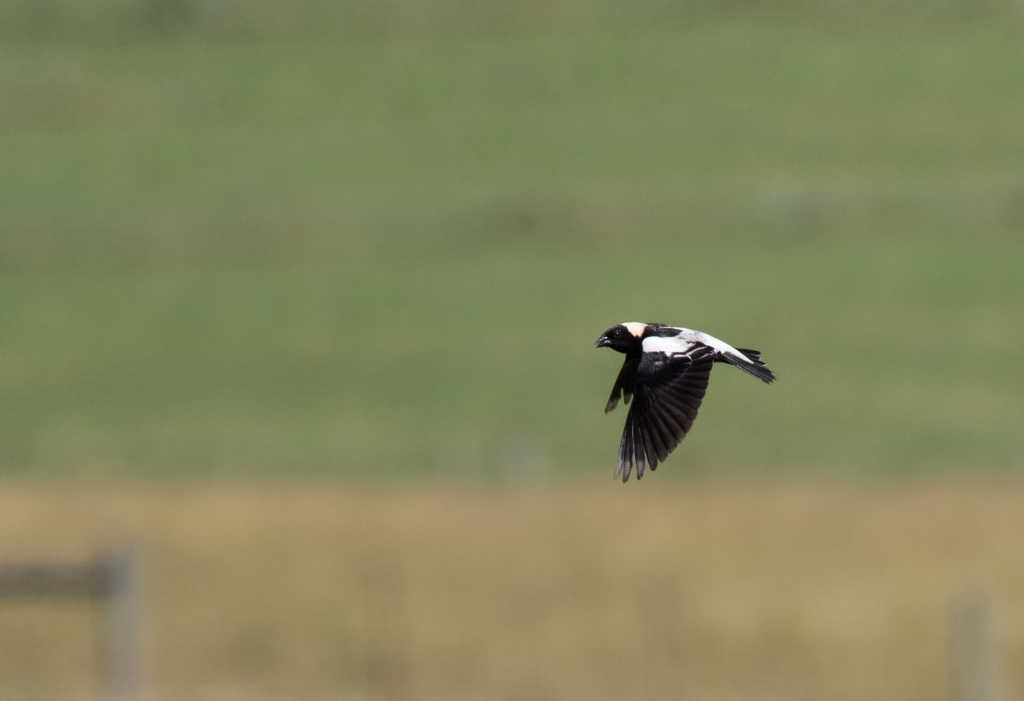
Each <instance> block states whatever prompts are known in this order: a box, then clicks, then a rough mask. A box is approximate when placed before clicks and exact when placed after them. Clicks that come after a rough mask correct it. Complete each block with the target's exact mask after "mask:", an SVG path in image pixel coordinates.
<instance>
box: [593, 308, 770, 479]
mask: <svg viewBox="0 0 1024 701" xmlns="http://www.w3.org/2000/svg"><path fill="white" fill-rule="evenodd" d="M597 347H598V348H605V347H607V348H612V349H614V350H617V351H618V352H619V353H623V354H625V356H626V361H625V362H624V363H623V364H622V370H620V371H619V377H618V379H616V380H615V386H614V387H612V396H611V397H610V398H609V399H608V404H606V405H605V407H604V411H605V413H606V414H607V413H608V412H609V411H611V410H612V409H614V408H615V407H616V405H617V404H618V403H619V398H620V397H622V399H623V401H624V402H625V403H626V404H629V401H630V399H632V400H633V406H631V407H630V408H629V413H628V414H627V415H626V426H625V428H624V429H623V431H622V441H621V442H620V443H619V462H618V467H616V469H615V476H616V477H619V476H620V475H621V476H622V481H623V482H626V481H627V480H628V479H629V474H630V472H632V470H633V466H634V465H635V466H636V478H637V479H640V478H641V477H643V476H644V465H645V463H646V464H647V465H650V466H651V470H655V469H657V467H658V463H659V462H665V459H666V458H667V457H668V454H669V453H671V452H672V451H673V450H675V448H676V446H677V445H679V443H680V442H681V441H682V440H683V438H685V437H686V434H687V432H688V431H689V430H690V427H691V426H693V420H694V419H696V418H697V410H698V409H699V408H700V403H701V401H702V400H703V399H704V393H705V392H706V391H707V389H708V378H709V376H710V375H711V366H712V364H714V363H728V364H729V365H735V366H736V367H738V368H739V369H740V370H743V371H744V372H747V373H749V374H751V375H753V376H754V377H756V378H757V379H759V380H761V381H762V382H765V383H769V382H771V381H772V380H774V379H775V375H774V374H773V373H772V371H771V370H769V369H768V366H767V365H765V364H764V363H763V362H761V353H760V352H758V351H756V350H750V349H747V348H733V347H732V346H730V345H729V344H728V343H724V342H723V341H719V340H718V339H717V338H714V337H712V336H708V335H707V334H706V333H702V332H700V331H693V330H691V329H684V328H680V327H678V326H666V325H665V324H642V323H640V322H638V321H632V322H629V323H627V324H619V325H618V326H613V327H611V328H610V329H608V330H607V331H605V332H604V333H603V334H602V335H601V338H599V339H597Z"/></svg>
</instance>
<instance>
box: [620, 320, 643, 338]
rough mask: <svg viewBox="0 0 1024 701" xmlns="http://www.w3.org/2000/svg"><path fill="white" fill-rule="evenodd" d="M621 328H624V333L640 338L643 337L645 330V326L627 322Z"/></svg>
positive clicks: (637, 322)
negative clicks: (627, 332)
mask: <svg viewBox="0 0 1024 701" xmlns="http://www.w3.org/2000/svg"><path fill="white" fill-rule="evenodd" d="M623 326H625V327H626V331H629V332H630V333H631V334H633V335H634V336H636V337H637V338H640V337H641V336H643V335H644V330H645V329H646V328H647V324H642V323H640V322H639V321H627V322H626V323H625V324H623Z"/></svg>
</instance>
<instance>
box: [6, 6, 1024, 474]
mask: <svg viewBox="0 0 1024 701" xmlns="http://www.w3.org/2000/svg"><path fill="white" fill-rule="evenodd" d="M165 4H166V5H167V6H170V3H165ZM180 4H181V7H184V8H186V9H187V8H189V7H191V8H193V10H196V8H200V9H201V8H207V10H209V8H211V7H215V6H214V5H213V4H204V3H180ZM51 5H52V7H54V8H57V9H56V10H53V11H52V12H50V14H49V15H46V17H49V19H46V17H44V18H43V19H42V20H38V21H36V24H33V25H31V27H30V26H29V24H23V25H18V26H21V27H22V29H21V30H19V32H18V33H17V34H12V35H11V36H9V37H8V41H7V42H6V43H5V44H3V45H2V46H0V266H2V270H0V395H2V396H3V397H4V398H5V401H4V402H2V403H0V471H2V472H4V473H7V474H18V475H29V474H32V475H48V476H68V475H72V476H86V477H88V476H97V475H99V476H108V475H120V476H125V475H133V476H134V475H142V476H156V475H161V476H170V475H186V476H198V475H207V474H231V475H254V474H255V475H263V476H269V475H292V474H304V475H310V474H336V475H341V476H344V477H346V478H351V479H362V478H370V477H378V476H385V477H401V476H410V475H418V476H430V475H435V474H442V475H445V476H446V478H448V477H450V478H452V479H464V478H475V476H479V475H484V474H504V475H506V476H507V477H508V478H510V479H518V477H517V475H520V474H521V473H526V474H527V477H529V475H530V474H533V473H537V472H546V470H547V468H546V467H545V466H550V469H552V470H554V472H555V473H556V474H560V473H561V472H572V471H584V470H586V471H587V472H588V473H589V474H596V475H599V476H601V477H603V476H604V475H605V474H606V473H607V474H610V472H611V469H612V462H613V459H614V455H615V450H616V446H617V442H618V432H619V430H620V428H621V421H622V414H621V413H619V414H618V415H613V416H612V417H605V416H603V415H602V414H601V408H602V406H603V403H604V400H605V399H606V395H607V393H608V391H609V390H610V387H611V383H612V381H613V379H614V375H615V372H616V371H617V369H618V368H617V365H618V358H617V357H613V356H612V354H611V353H610V352H608V351H604V352H598V351H595V350H594V349H593V348H592V344H593V341H594V339H595V338H596V337H597V335H598V334H599V333H600V332H601V331H602V330H603V329H604V328H606V327H607V326H609V325H611V324H613V323H617V322H619V321H625V320H633V319H638V320H658V321H664V322H668V323H676V324H682V325H687V326H692V327H697V328H701V329H704V330H706V331H708V332H711V333H713V334H715V335H719V336H721V337H723V338H725V339H726V340H728V341H730V342H733V343H736V344H739V345H746V346H753V347H757V348H760V349H761V350H762V351H763V352H764V355H765V358H766V359H767V360H768V362H769V363H770V364H771V365H772V367H773V368H774V369H775V370H776V371H777V373H778V374H779V376H780V378H781V380H780V382H779V383H778V384H777V385H774V386H772V387H770V388H766V387H763V386H760V385H758V384H756V383H754V381H752V380H750V379H749V378H747V377H744V376H741V375H740V374H739V373H737V372H735V371H732V370H731V369H729V368H722V369H719V370H716V372H715V374H714V377H713V379H712V392H711V393H710V394H709V397H708V400H707V401H706V403H705V408H704V410H703V411H702V416H701V418H700V419H699V421H698V423H697V426H696V428H695V430H694V432H693V433H692V435H691V436H690V437H689V438H688V439H687V441H686V443H685V444H684V445H683V446H682V448H681V449H680V451H679V452H678V453H677V454H676V455H675V456H674V457H673V458H672V459H671V460H670V462H669V464H668V465H666V466H665V469H664V472H659V475H658V478H659V479H665V478H667V476H668V475H673V474H674V475H676V476H679V475H684V474H690V475H693V474H697V475H703V474H718V473H721V472H743V473H755V474H762V473H775V472H778V471H780V470H782V471H794V470H795V471H816V470H827V471H833V472H847V473H848V472H854V473H872V474H880V473H890V472H898V473H904V472H913V473H918V474H925V473H931V472H933V471H936V470H943V471H946V470H960V469H964V470H986V471H991V470H1008V469H1019V468H1020V467H1021V465H1024V438H1022V436H1024V431H1022V428H1024V408H1022V407H1024V370H1022V368H1024V350H1022V348H1024V320H1022V319H1024V317H1022V315H1021V310H1022V309H1024V285H1022V284H1021V282H1020V280H1021V277H1022V272H1024V237H1022V236H1021V233H1022V231H1021V230H1022V228H1024V165H1022V164H1024V121H1022V120H1021V119H1020V115H1021V114H1024V93H1022V92H1021V91H1020V90H1019V82H1020V75H1021V72H1022V69H1024V46H1022V44H1021V42H1020V41H1019V33H1018V29H1017V28H1018V27H1019V23H1018V21H1017V15H1016V14H1015V13H1016V6H1015V5H1011V4H1007V5H998V4H994V5H991V6H985V7H980V6H978V7H975V6H968V5H964V6H963V7H960V6H957V7H953V6H952V5H951V6H949V7H946V6H943V8H941V9H936V8H930V7H927V6H923V5H919V4H907V5H897V6H894V8H895V9H893V8H890V9H888V10H886V11H885V12H884V13H882V12H879V13H877V14H875V13H874V12H873V11H869V10H863V11H855V10H854V9H852V7H847V6H845V5H843V4H841V3H839V4H836V5H835V6H830V8H831V9H829V8H825V7H823V6H822V7H819V6H814V7H811V6H809V5H808V6H804V5H800V4H789V5H752V6H749V7H739V6H737V7H731V8H728V9H727V10H721V11H710V10H707V8H705V9H704V10H702V11H700V12H694V13H689V14H688V13H687V12H681V13H679V14H675V15H673V14H669V15H666V14H664V7H663V6H661V5H657V6H656V5H655V4H651V5H649V6H645V7H648V10H649V12H648V14H644V13H640V14H639V15H638V16H636V17H633V18H631V20H630V21H629V22H625V21H623V22H622V23H621V24H619V25H617V24H616V20H615V16H614V13H612V14H608V12H610V10H607V8H605V9H604V10H601V11H598V10H597V9H594V8H596V7H597V5H593V6H592V5H589V4H586V3H583V4H581V5H580V7H581V8H584V9H585V8H591V10H592V12H591V14H589V15H588V14H586V13H584V14H582V15H579V16H578V17H577V16H576V15H571V14H570V15H566V16H571V17H577V18H586V17H589V18H590V20H588V21H582V20H581V21H579V22H574V21H563V20H560V19H558V17H557V16H556V15H551V16H548V15H546V14H543V13H541V15H537V17H540V19H536V17H535V19H536V21H530V22H522V23H521V22H518V21H508V22H498V23H497V24H494V23H491V24H489V23H488V22H486V21H478V20H477V19H473V18H472V17H469V19H467V15H465V14H464V13H463V10H464V9H465V8H462V6H461V5H445V4H444V3H439V4H438V6H437V8H436V11H434V12H431V13H427V14H425V15H423V16H424V17H427V18H428V19H429V22H427V25H428V29H429V31H428V30H427V29H424V30H422V31H407V29H408V26H413V27H415V26H417V25H408V26H407V24H408V23H406V24H403V22H406V20H404V19H402V20H401V21H399V20H395V22H398V24H395V25H394V26H392V25H386V27H390V28H389V29H387V31H375V30H373V29H372V27H373V26H374V25H372V22H369V20H366V22H367V23H364V24H356V25H352V24H346V23H345V22H344V21H341V20H337V21H335V20H331V21H330V22H328V21H327V20H323V23H322V25H319V30H320V31H313V30H312V29H310V28H309V27H306V29H302V27H303V26H305V25H302V24H301V22H300V23H298V24H294V23H293V24H294V26H293V28H292V29H290V30H288V31H282V32H272V31H269V30H266V27H268V26H269V27H287V26H291V25H289V24H288V22H285V21H284V20H282V21H281V22H278V23H274V22H270V23H269V24H266V25H257V24H253V25H252V26H251V27H249V29H245V30H244V31H243V30H239V31H234V32H227V31H224V32H222V31H219V30H216V31H215V30H214V29H210V27H211V26H213V25H210V24H209V22H211V21H212V20H210V19H209V17H211V16H212V15H210V14H209V13H208V12H207V14H202V13H201V12H200V13H198V14H197V13H196V12H198V10H196V11H193V10H189V12H191V13H192V14H188V13H187V12H186V13H185V14H182V15H180V17H179V20H175V22H177V24H175V25H174V27H175V29H174V31H164V30H163V29H161V30H160V31H156V32H148V31H141V30H140V31H127V32H126V31H124V27H135V26H136V25H133V24H132V23H131V22H129V21H128V20H127V19H124V18H125V17H128V15H125V14H123V13H122V14H117V13H119V12H122V10H124V8H128V10H131V11H132V12H134V11H135V10H137V9H138V8H139V7H143V6H142V5H137V4H132V3H120V4H119V3H117V2H110V3H103V4H99V3H93V4H90V3H71V2H68V3H64V4H60V3H50V4H43V5H41V6H45V7H50V6H51ZM157 5H160V6H161V7H162V6H163V4H160V3H153V6H154V7H155V6H157ZM260 6H261V7H269V8H272V7H278V6H276V5H274V4H273V3H264V4H263V5H260ZM313 6H314V5H309V7H313ZM14 7H15V6H14V5H12V6H11V7H10V8H7V9H6V10H4V11H5V12H14V11H15V10H14V9H12V8H14ZM18 7H22V8H23V9H24V7H28V5H24V6H20V5H19V6H18ZM146 7H149V6H148V5H147V6H146ZM280 7H285V6H284V5H281V6H280ZM289 7H291V8H292V10H295V8H302V7H306V5H302V4H297V5H294V6H289ZM352 7H355V6H352ZM388 7H391V8H392V11H391V12H392V14H391V15H388V16H389V17H392V19H394V18H396V17H397V18H399V19H401V18H404V17H407V16H412V15H408V12H411V10H410V9H409V8H410V7H411V5H410V6H406V5H403V4H401V3H395V4H393V5H388ZM665 7H667V5H666V6H665ZM680 7H682V6H680ZM694 7H697V6H696V5H695V6H694ZM62 8H63V9H62ZM75 8H77V9H75ZM118 8H121V9H118ZM445 8H448V9H447V10H445ZM459 8H462V9H459ZM652 8H653V9H652ZM658 8H661V9H658ZM563 9H564V8H563ZM72 10H74V12H79V13H80V15H74V12H72ZM128 10H124V11H125V12H128ZM160 11H162V10H160ZM205 11H206V10H204V12H205ZM297 11H298V10H296V12H297ZM310 12H313V11H312V10H310ZM445 12H449V14H450V15H451V19H450V20H449V21H446V22H445V21H441V20H438V19H437V18H438V17H443V16H445V15H444V13H445ZM581 12H582V10H581ZM69 13H70V14H69ZM403 13H406V14H403ZM460 13H462V14H460ZM129 14H130V12H129ZM27 16H28V15H24V14H22V15H19V17H22V19H21V20H18V21H19V22H21V21H23V20H24V17H27ZM39 16H42V15H39ZM75 16H79V17H80V21H81V27H82V28H83V31H82V32H81V33H80V34H76V33H74V32H71V34H69V33H68V32H67V31H66V29H67V27H68V26H71V24H69V22H71V20H68V19H67V18H68V17H75ZM115 16H116V17H121V19H119V20H117V22H113V20H110V18H111V17H115ZM133 16H134V15H133ZM139 16H140V17H141V15H139ZM147 16H148V15H147ZM239 16H240V17H242V18H243V19H244V17H245V16H247V15H244V14H243V15H239ZM267 16H269V17H273V16H274V15H273V14H270V15H267ZM288 16H299V15H288ZM303 16H307V15H303ZM308 16H311V17H314V18H315V17H319V15H317V14H316V13H315V12H313V14H311V15H308ZM527 16H533V15H527ZM11 17H14V15H13V14H12V15H11ZM204 17H205V18H207V19H203V18H204ZM459 18H461V19H459ZM37 19H38V18H37ZM463 20H464V21H463ZM12 21H13V20H12ZM24 21H27V20H24ZM33 21H35V20H33ZM134 21H135V20H132V22H134ZM139 21H140V22H142V20H139ZM146 21H148V20H146ZM161 21H162V20H161ZM410 21H411V20H410ZM111 22H113V24H111ZM204 22H206V23H207V24H204ZM332 22H334V23H332ZM72 24H73V23H72ZM143 24H144V23H143ZM313 24H317V23H316V22H314V23H313ZM435 25H436V26H435ZM11 26H13V25H11ZM137 26H138V27H142V26H143V25H137ZM343 26H344V27H347V28H348V29H343ZM353 26H355V27H362V29H361V30H359V31H354V30H353V31H349V30H351V29H352V27H353ZM32 27H35V29H32ZM88 27H94V30H89V31H85V29H86V28H88ZM260 27H264V29H260ZM395 27H399V28H403V27H404V28H405V29H402V30H401V31H399V30H398V29H395ZM95 28H99V29H95ZM364 30H365V31H364ZM90 32H92V33H90ZM112 38H113V39H116V40H111V39H112Z"/></svg>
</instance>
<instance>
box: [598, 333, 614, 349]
mask: <svg viewBox="0 0 1024 701" xmlns="http://www.w3.org/2000/svg"><path fill="white" fill-rule="evenodd" d="M611 344H612V342H611V339H609V338H608V337H607V336H601V338H599V339H597V343H595V344H594V345H595V346H597V347H598V348H607V347H608V346H610V345H611Z"/></svg>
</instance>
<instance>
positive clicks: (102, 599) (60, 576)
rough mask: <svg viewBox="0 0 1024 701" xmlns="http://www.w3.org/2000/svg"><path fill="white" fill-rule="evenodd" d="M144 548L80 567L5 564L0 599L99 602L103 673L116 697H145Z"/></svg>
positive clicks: (123, 700)
mask: <svg viewBox="0 0 1024 701" xmlns="http://www.w3.org/2000/svg"><path fill="white" fill-rule="evenodd" d="M142 576H143V573H142V564H141V556H140V554H139V549H138V548H136V547H126V548H121V549H118V550H112V551H110V552H108V553H107V554H105V555H102V556H100V557H97V558H95V559H93V560H92V561H90V562H86V563H84V564H80V565H68V564H63V563H20V564H5V565H0V600H3V599H26V598H32V599H38V598H51V599H53V598H57V599H66V598H75V599H88V600H91V601H97V602H99V603H101V604H102V605H104V612H105V614H106V617H105V621H104V627H103V630H102V631H101V637H100V641H101V642H100V646H101V651H100V652H101V655H102V660H101V663H100V664H101V666H102V669H101V670H100V676H101V678H102V681H103V685H104V687H105V692H106V694H107V696H108V697H109V698H110V699H111V701H144V699H143V682H144V679H143V672H144V671H145V667H144V655H143V647H142V642H143V641H142V635H141V628H142V620H141V619H142V609H143V601H142V596H143V591H142V589H143V582H142Z"/></svg>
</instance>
